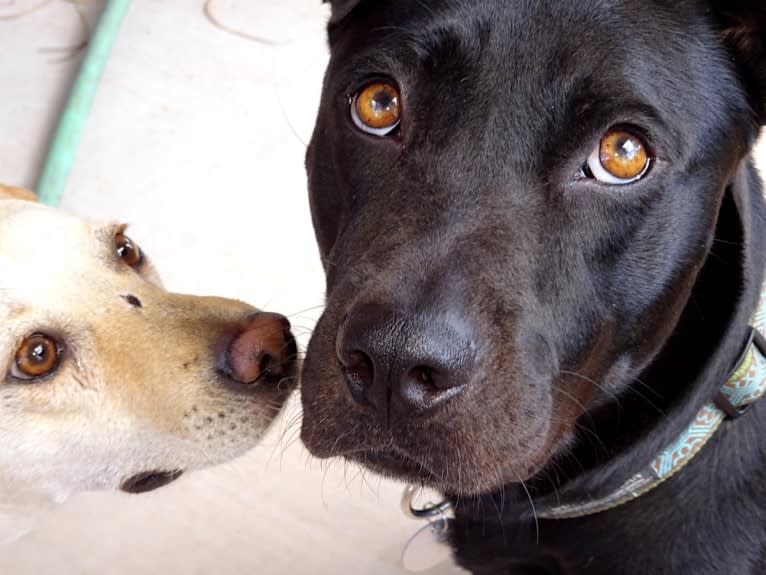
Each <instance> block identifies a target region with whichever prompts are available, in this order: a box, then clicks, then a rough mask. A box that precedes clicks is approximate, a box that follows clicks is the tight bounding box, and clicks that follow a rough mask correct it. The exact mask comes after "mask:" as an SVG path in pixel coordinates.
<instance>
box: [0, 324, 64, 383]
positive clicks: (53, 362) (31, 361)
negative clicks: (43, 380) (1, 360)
mask: <svg viewBox="0 0 766 575" xmlns="http://www.w3.org/2000/svg"><path fill="white" fill-rule="evenodd" d="M63 351H64V346H62V345H61V344H60V343H58V342H57V341H56V340H55V339H53V338H52V337H50V336H47V335H45V334H42V333H35V334H33V335H30V336H29V337H28V338H26V339H25V340H24V341H22V342H21V345H20V346H19V348H18V349H17V350H16V357H15V358H14V363H13V366H11V375H12V376H14V377H16V378H18V379H36V378H39V377H43V376H45V375H48V374H49V373H51V372H53V371H54V370H55V369H56V368H57V367H58V365H59V361H60V360H61V354H62V352H63Z"/></svg>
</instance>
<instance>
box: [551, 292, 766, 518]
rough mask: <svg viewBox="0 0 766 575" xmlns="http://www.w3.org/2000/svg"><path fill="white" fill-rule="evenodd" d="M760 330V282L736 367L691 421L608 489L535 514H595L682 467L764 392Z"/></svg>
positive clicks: (763, 320) (764, 311)
mask: <svg viewBox="0 0 766 575" xmlns="http://www.w3.org/2000/svg"><path fill="white" fill-rule="evenodd" d="M763 334H766V285H764V287H762V288H761V297H760V302H759V304H758V308H757V309H756V312H755V314H754V316H753V320H752V326H751V330H750V338H749V340H748V342H747V346H746V347H745V351H744V352H743V353H742V356H741V357H740V360H739V361H738V362H737V367H736V368H734V371H733V372H732V373H731V375H729V377H728V379H727V380H726V383H724V384H723V386H722V387H721V389H720V391H719V392H718V395H717V396H716V397H715V398H713V399H712V400H711V401H709V402H708V403H706V404H705V405H704V406H703V407H702V409H700V410H699V412H697V415H696V417H695V418H694V420H693V421H692V422H691V424H689V426H688V427H687V428H686V429H685V430H684V431H683V432H682V433H681V434H680V435H679V436H678V437H677V438H676V439H675V441H673V442H671V443H670V444H669V445H668V446H667V447H666V448H665V449H664V450H663V451H662V452H661V453H660V454H659V455H658V456H657V457H656V458H655V459H654V461H652V463H650V464H649V465H648V466H647V467H646V468H645V469H642V470H641V471H640V472H639V473H637V474H636V475H634V476H633V477H631V478H630V479H628V480H627V481H626V482H625V483H623V485H622V486H621V487H619V488H618V489H617V490H616V491H614V492H613V493H611V494H610V495H607V496H606V497H602V498H599V499H592V500H589V501H582V502H579V503H573V504H569V505H559V506H556V507H552V508H550V509H545V510H541V511H539V512H538V513H537V516H538V517H541V518H545V519H571V518H574V517H585V516H587V515H595V514H596V513H600V512H602V511H607V510H609V509H613V508H615V507H618V506H619V505H622V504H623V503H627V502H628V501H632V500H633V499H636V498H638V497H640V496H641V495H643V494H644V493H647V492H648V491H651V490H652V489H654V488H655V487H657V486H658V485H660V484H661V483H662V482H663V481H665V480H666V479H668V478H670V477H672V476H673V475H675V474H676V473H678V472H679V471H680V470H681V469H683V467H684V466H685V465H686V464H687V463H689V462H690V461H691V460H692V459H693V458H694V456H695V455H697V453H699V451H700V450H701V449H702V448H703V447H704V446H705V444H706V443H707V442H708V440H709V439H710V438H711V437H713V434H714V433H715V432H716V430H717V429H718V428H719V427H720V425H721V424H722V423H723V422H724V421H725V420H726V419H735V418H737V417H739V416H741V415H742V414H743V413H744V412H745V411H746V410H747V408H748V407H750V406H751V405H752V404H753V403H755V402H756V401H757V400H759V399H760V398H761V397H763V396H764V395H766V338H764V335H763Z"/></svg>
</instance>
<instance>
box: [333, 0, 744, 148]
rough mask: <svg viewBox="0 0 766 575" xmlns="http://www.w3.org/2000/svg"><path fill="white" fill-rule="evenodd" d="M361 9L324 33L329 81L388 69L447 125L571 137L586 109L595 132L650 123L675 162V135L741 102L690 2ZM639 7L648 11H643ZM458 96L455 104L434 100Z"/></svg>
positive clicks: (484, 1) (340, 85) (528, 136)
mask: <svg viewBox="0 0 766 575" xmlns="http://www.w3.org/2000/svg"><path fill="white" fill-rule="evenodd" d="M361 8H362V10H361V11H360V13H359V14H356V15H355V16H354V17H352V18H351V19H352V21H353V26H350V27H349V28H348V29H347V28H345V27H344V26H340V27H339V28H338V29H336V30H331V34H330V38H331V43H332V44H334V47H335V50H334V55H335V57H334V61H333V62H332V63H331V68H330V69H331V74H332V75H333V77H334V83H335V86H336V89H337V90H339V91H341V92H342V91H344V90H345V91H346V92H349V93H350V92H353V91H354V89H356V88H358V83H359V82H362V81H364V79H365V78H368V77H372V76H375V75H387V76H391V77H393V78H394V79H395V80H396V81H397V82H399V83H400V85H401V88H402V92H403V96H404V100H405V105H410V106H413V105H417V104H418V102H420V103H421V104H422V106H427V107H428V108H429V110H430V111H431V112H433V111H436V112H438V111H439V109H440V108H441V109H444V110H447V108H449V110H448V112H450V113H451V114H452V115H451V116H450V115H449V114H447V115H443V116H442V117H441V119H442V120H443V123H444V128H445V130H449V131H451V132H457V130H456V129H455V128H457V127H460V128H465V129H464V130H462V133H464V134H465V133H469V132H474V133H476V132H478V131H486V130H487V129H489V130H494V129H503V130H511V131H512V132H513V133H516V134H518V136H519V140H522V141H524V142H527V143H529V144H530V145H533V143H534V142H536V141H539V138H536V137H535V136H534V133H530V132H536V133H540V134H545V135H546V136H549V135H550V128H551V126H558V127H559V128H563V129H564V131H566V133H567V134H568V135H569V136H570V137H572V136H573V130H572V129H571V126H563V125H562V124H564V123H566V122H567V120H573V119H574V120H577V123H578V124H579V126H578V127H580V128H582V126H583V125H584V124H587V123H588V120H589V119H590V118H589V115H590V116H593V117H594V118H593V119H594V122H595V123H596V124H597V125H596V126H595V127H594V128H593V130H594V131H596V132H597V131H598V130H601V129H606V128H608V127H609V124H610V123H615V122H619V121H626V122H628V123H632V122H635V121H636V120H638V123H639V124H642V125H644V124H645V127H646V128H647V130H648V131H650V132H651V131H652V128H654V127H658V129H657V130H656V134H655V133H652V134H651V135H652V136H653V137H656V138H657V139H658V140H659V141H657V142H656V144H657V147H658V148H660V151H661V153H663V154H664V155H666V156H667V157H668V159H675V157H674V156H675V155H676V154H678V155H684V152H683V151H681V150H680V147H682V146H683V143H684V140H685V141H688V142H694V141H698V140H700V139H701V138H700V137H699V136H700V134H699V133H694V131H695V130H705V129H710V127H711V121H712V119H714V118H715V117H716V116H717V117H720V116H721V115H722V113H723V114H725V113H726V112H734V111H739V110H740V109H741V108H744V107H745V105H744V101H743V100H742V99H741V98H738V97H737V95H736V94H731V92H732V90H731V87H732V84H733V83H734V82H735V79H734V78H733V77H732V76H731V74H730V73H729V72H728V71H727V68H726V66H725V65H724V59H725V55H724V53H723V51H722V50H721V49H720V45H719V43H718V42H717V40H716V38H715V36H714V32H713V30H712V28H711V27H710V26H709V24H708V22H707V17H706V15H705V12H704V9H703V7H701V6H700V5H699V4H698V3H696V2H678V3H655V2H648V1H643V2H640V1H637V0H613V1H594V0H586V1H584V2H576V3H573V2H560V1H553V0H538V1H534V2H532V1H515V2H514V1H491V0H476V1H473V2H471V1H465V0H464V1H461V2H455V1H447V0H443V1H435V2H434V1H431V2H428V1H426V0H422V1H418V2H415V1H412V0H408V1H402V2H368V3H366V4H362V6H361ZM647 11H651V12H652V13H653V15H654V17H653V18H651V19H648V18H642V14H646V12H647ZM679 71H680V73H679ZM456 99H460V100H462V101H463V102H465V104H466V105H465V106H464V107H463V109H460V108H455V107H454V106H442V104H443V103H444V102H445V101H446V100H450V101H453V102H454V101H455V100H456ZM422 106H421V107H422ZM727 108H728V109H727ZM722 110H723V112H722ZM433 118H434V116H433V115H432V116H431V118H430V119H433ZM436 120H437V122H435V123H436V124H438V123H439V122H438V120H439V118H438V117H436ZM456 122H459V123H460V125H459V126H456V125H455V124H456ZM599 122H603V123H605V124H606V125H601V124H599ZM428 123H429V124H430V127H431V128H433V127H434V122H430V121H429V122H428ZM594 135H595V134H583V136H585V137H592V136H594ZM434 136H436V137H437V139H438V140H440V141H444V137H447V136H449V134H448V133H445V134H434ZM494 140H495V141H497V139H496V138H495V139H494ZM517 151H518V150H517Z"/></svg>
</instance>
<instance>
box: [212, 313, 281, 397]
mask: <svg viewBox="0 0 766 575" xmlns="http://www.w3.org/2000/svg"><path fill="white" fill-rule="evenodd" d="M292 341H293V338H292V335H291V334H290V322H289V321H287V318H286V317H284V316H282V315H280V314H278V313H269V312H258V313H255V314H253V315H251V316H249V317H247V318H246V319H244V320H242V321H241V322H240V323H239V325H238V330H237V334H236V335H235V336H234V338H233V339H232V340H231V343H229V346H228V348H227V349H226V352H225V359H224V363H225V365H226V372H227V375H228V376H229V377H230V378H231V379H233V380H234V381H237V382H239V383H253V382H255V381H256V380H257V379H259V378H260V377H261V376H277V377H278V376H280V375H281V374H282V373H283V371H284V366H285V364H286V363H288V361H289V359H290V358H289V357H288V356H289V354H290V350H291V348H292V347H293V346H294V344H292Z"/></svg>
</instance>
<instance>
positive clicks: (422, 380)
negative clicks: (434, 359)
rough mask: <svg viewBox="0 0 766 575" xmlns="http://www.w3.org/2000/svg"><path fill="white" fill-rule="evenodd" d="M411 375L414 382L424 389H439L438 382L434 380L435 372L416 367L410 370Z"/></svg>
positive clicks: (426, 368)
mask: <svg viewBox="0 0 766 575" xmlns="http://www.w3.org/2000/svg"><path fill="white" fill-rule="evenodd" d="M409 375H410V379H411V380H412V381H415V382H417V383H419V384H421V385H423V386H424V387H433V388H434V389H438V386H437V385H436V381H435V380H434V376H433V371H432V370H431V369H430V368H428V367H420V366H419V367H415V368H413V369H411V370H410V374H409Z"/></svg>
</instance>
